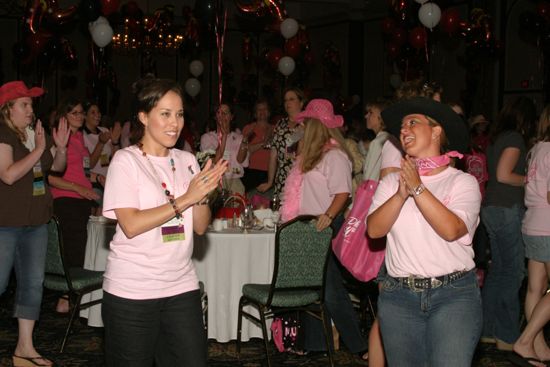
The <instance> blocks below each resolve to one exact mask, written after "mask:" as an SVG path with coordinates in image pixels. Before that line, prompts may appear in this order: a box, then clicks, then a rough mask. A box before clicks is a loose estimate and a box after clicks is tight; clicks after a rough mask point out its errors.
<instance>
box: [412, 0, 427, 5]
mask: <svg viewBox="0 0 550 367" xmlns="http://www.w3.org/2000/svg"><path fill="white" fill-rule="evenodd" d="M414 1H416V2H417V3H419V4H421V5H422V4H424V3H426V2H428V0H414Z"/></svg>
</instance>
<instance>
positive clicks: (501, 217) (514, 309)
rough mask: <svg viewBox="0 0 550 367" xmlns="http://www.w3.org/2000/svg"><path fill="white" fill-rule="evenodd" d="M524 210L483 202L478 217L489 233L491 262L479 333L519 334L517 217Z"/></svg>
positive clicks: (507, 338)
mask: <svg viewBox="0 0 550 367" xmlns="http://www.w3.org/2000/svg"><path fill="white" fill-rule="evenodd" d="M524 213H525V210H524V209H523V208H522V207H519V206H514V207H512V208H504V207H496V206H486V207H482V208H481V220H482V221H483V224H484V225H485V228H486V229H487V233H488V234H489V243H490V245H491V265H490V267H489V272H488V274H487V276H486V277H485V283H484V286H483V291H482V296H483V319H484V323H483V335H484V336H487V337H495V338H497V339H500V340H502V341H504V342H506V343H510V344H512V343H514V342H515V341H516V340H517V338H519V335H520V318H521V307H520V297H519V290H520V288H521V283H522V281H523V278H524V277H525V254H524V252H525V251H524V245H523V239H522V235H521V220H522V219H523V214H524Z"/></svg>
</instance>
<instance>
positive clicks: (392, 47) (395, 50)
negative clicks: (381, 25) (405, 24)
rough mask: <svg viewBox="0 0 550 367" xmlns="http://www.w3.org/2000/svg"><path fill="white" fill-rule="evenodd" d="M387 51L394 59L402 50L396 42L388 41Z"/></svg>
mask: <svg viewBox="0 0 550 367" xmlns="http://www.w3.org/2000/svg"><path fill="white" fill-rule="evenodd" d="M386 52H387V53H388V57H389V58H390V59H392V60H393V59H395V58H397V56H399V53H400V52H401V46H400V45H398V44H397V43H395V42H388V45H387V46H386Z"/></svg>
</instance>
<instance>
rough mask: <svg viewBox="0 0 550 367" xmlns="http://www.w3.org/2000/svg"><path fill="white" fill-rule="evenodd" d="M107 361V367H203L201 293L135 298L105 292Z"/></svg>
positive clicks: (103, 314)
mask: <svg viewBox="0 0 550 367" xmlns="http://www.w3.org/2000/svg"><path fill="white" fill-rule="evenodd" d="M101 312H102V316H103V321H104V324H105V360H106V365H107V366H111V367H119V366H132V367H145V366H147V367H150V366H153V365H155V366H156V367H173V366H185V367H205V366H206V365H207V364H206V362H207V347H206V333H205V330H204V324H203V319H202V310H201V300H200V292H199V290H196V291H191V292H187V293H182V294H179V295H176V296H172V297H166V298H158V299H147V300H134V299H126V298H121V297H117V296H114V295H112V294H109V293H107V292H103V304H102V308H101Z"/></svg>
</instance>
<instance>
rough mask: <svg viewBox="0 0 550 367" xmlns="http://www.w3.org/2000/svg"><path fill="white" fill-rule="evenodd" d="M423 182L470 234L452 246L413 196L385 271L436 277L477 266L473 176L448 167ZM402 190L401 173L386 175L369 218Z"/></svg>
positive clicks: (392, 235) (390, 241)
mask: <svg viewBox="0 0 550 367" xmlns="http://www.w3.org/2000/svg"><path fill="white" fill-rule="evenodd" d="M421 180H422V183H423V184H424V185H425V186H426V188H427V189H428V190H430V192H431V193H432V195H434V196H435V197H436V198H437V199H438V200H439V201H441V202H442V203H443V205H445V206H446V207H447V208H448V209H450V210H451V211H452V212H453V213H454V214H456V215H457V216H458V217H459V218H460V219H462V220H463V221H464V223H465V224H466V228H468V233H467V234H465V235H464V236H463V237H461V238H459V239H458V240H456V241H453V242H447V241H445V240H444V239H442V238H441V237H440V236H439V235H438V234H437V233H436V232H435V231H434V229H433V228H432V227H431V226H430V224H429V223H428V222H427V221H426V219H425V218H424V216H423V215H422V213H421V212H420V210H419V209H418V207H417V206H416V203H415V202H414V199H413V198H411V197H410V198H408V199H407V201H406V202H405V204H404V205H403V207H402V208H401V212H400V213H399V217H398V218H397V220H396V221H395V223H394V224H393V226H392V228H391V230H390V232H389V233H388V235H387V243H386V268H387V270H388V274H389V275H391V276H393V277H408V276H411V275H413V276H419V277H436V276H440V275H445V274H449V273H452V272H455V271H460V270H470V269H472V268H473V267H474V266H475V264H474V261H473V258H474V250H473V248H472V246H471V243H472V239H473V237H474V233H475V230H476V227H477V225H478V224H479V207H480V204H481V194H480V192H479V185H478V184H477V181H476V179H475V177H474V176H472V175H470V174H467V173H464V172H462V171H459V170H457V169H455V168H452V167H448V168H447V169H445V170H444V171H442V172H440V173H438V174H436V175H433V176H421ZM398 188H399V173H391V174H389V175H387V176H386V177H384V178H383V179H382V180H381V181H380V184H379V185H378V188H377V190H376V193H375V194H374V198H373V201H372V205H371V207H370V209H369V214H370V213H372V212H374V211H375V210H376V209H378V208H379V207H380V206H381V205H382V204H384V203H385V202H386V201H387V200H388V199H389V198H390V197H392V196H393V195H394V194H395V193H396V192H397V190H398Z"/></svg>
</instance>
